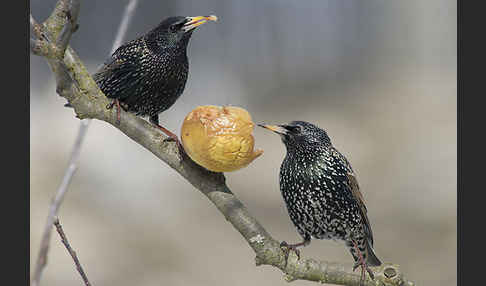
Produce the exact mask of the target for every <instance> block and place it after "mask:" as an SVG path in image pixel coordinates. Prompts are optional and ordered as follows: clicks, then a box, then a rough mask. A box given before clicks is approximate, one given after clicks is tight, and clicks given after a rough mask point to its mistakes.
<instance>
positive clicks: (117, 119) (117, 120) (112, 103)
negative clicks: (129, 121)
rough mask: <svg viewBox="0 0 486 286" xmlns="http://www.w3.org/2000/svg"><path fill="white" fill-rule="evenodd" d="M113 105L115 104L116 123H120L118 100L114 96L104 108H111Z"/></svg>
mask: <svg viewBox="0 0 486 286" xmlns="http://www.w3.org/2000/svg"><path fill="white" fill-rule="evenodd" d="M113 105H116V125H120V112H121V107H120V101H119V100H118V99H116V98H115V99H113V100H112V101H111V102H110V103H108V105H107V106H106V109H112V108H113Z"/></svg>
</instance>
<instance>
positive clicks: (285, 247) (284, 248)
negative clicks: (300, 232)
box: [280, 241, 302, 267]
mask: <svg viewBox="0 0 486 286" xmlns="http://www.w3.org/2000/svg"><path fill="white" fill-rule="evenodd" d="M301 245H302V243H296V244H288V243H287V242H286V241H282V242H281V243H280V248H281V249H282V251H283V252H284V254H285V267H287V263H288V260H289V253H290V251H291V250H292V251H294V252H295V254H296V255H297V260H300V250H299V249H297V247H299V246H301Z"/></svg>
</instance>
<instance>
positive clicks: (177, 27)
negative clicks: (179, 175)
mask: <svg viewBox="0 0 486 286" xmlns="http://www.w3.org/2000/svg"><path fill="white" fill-rule="evenodd" d="M216 20H217V17H216V16H213V15H212V16H197V17H180V16H178V17H169V18H167V19H165V20H163V21H162V22H161V23H160V24H159V25H158V26H157V27H155V28H154V29H152V30H151V31H149V32H147V33H146V34H144V35H142V36H141V37H139V38H137V39H135V40H132V41H130V42H128V43H126V44H124V45H122V46H120V47H119V48H118V49H117V50H116V51H115V52H114V53H113V54H112V55H111V57H110V58H108V60H107V61H106V62H105V63H104V65H103V66H102V67H101V68H100V69H99V70H98V71H97V72H96V73H95V74H94V75H93V78H94V80H95V81H96V83H97V84H98V86H99V87H100V89H101V90H102V91H103V93H104V94H105V95H106V96H107V97H108V98H111V99H113V100H112V103H111V104H109V105H108V106H107V108H111V107H113V105H116V107H117V123H118V124H119V123H120V107H122V108H123V109H124V110H126V111H128V112H131V113H134V114H136V115H139V116H148V117H149V121H150V122H151V123H153V124H155V125H156V126H157V127H158V128H160V129H161V130H162V131H163V132H164V133H166V134H167V135H168V136H169V137H171V138H173V139H174V140H175V141H176V142H178V143H179V141H178V139H177V136H176V135H175V134H173V133H172V132H170V131H169V130H167V129H165V128H164V127H162V126H160V125H159V113H161V112H163V111H165V110H167V109H168V108H169V107H171V106H172V105H173V104H174V103H175V101H176V100H177V99H178V98H179V96H180V95H181V94H182V92H183V91H184V87H185V84H186V81H187V75H188V71H189V63H188V60H187V53H186V50H187V45H188V43H189V39H190V38H191V35H192V32H193V31H194V30H195V28H196V27H198V26H199V25H202V24H204V23H206V22H207V21H216Z"/></svg>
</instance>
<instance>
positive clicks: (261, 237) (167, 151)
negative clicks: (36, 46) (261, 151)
mask: <svg viewBox="0 0 486 286" xmlns="http://www.w3.org/2000/svg"><path fill="white" fill-rule="evenodd" d="M56 21H58V19H55V18H54V19H52V22H51V25H50V26H49V27H51V26H52V27H54V28H52V29H53V30H49V29H48V30H47V31H46V32H47V33H49V34H56V33H59V31H60V30H61V27H56V26H55V24H53V23H55V22H56ZM56 29H57V30H56ZM47 62H48V63H49V66H50V67H51V69H52V71H53V73H54V75H55V76H56V78H62V77H63V75H62V69H60V68H59V67H58V66H57V65H58V62H57V61H56V60H55V59H49V58H47ZM62 64H63V65H65V66H66V69H68V70H70V71H71V72H72V74H73V76H72V78H73V79H75V81H76V84H77V85H78V86H79V89H75V88H70V89H69V88H62V89H59V95H60V96H63V97H65V98H66V99H68V100H69V102H70V103H71V105H72V106H73V108H74V111H75V112H76V115H77V117H78V118H80V119H88V118H90V119H98V120H101V121H105V122H107V123H109V124H111V125H113V126H114V127H115V128H118V129H119V130H120V131H121V132H123V133H124V134H126V135H127V136H128V137H130V138H131V139H132V140H134V141H135V142H137V143H138V144H140V145H141V146H143V147H144V148H146V149H147V150H149V151H150V152H152V153H153V154H154V155H155V156H157V157H158V158H160V159H161V160H162V161H163V162H165V163H166V164H168V165H169V166H170V167H171V168H172V169H174V170H175V171H176V172H177V173H179V174H180V175H181V176H183V177H184V178H185V179H186V180H187V181H188V182H189V183H190V184H192V185H193V186H194V187H195V188H196V189H198V190H199V191H200V192H201V193H203V194H204V195H205V196H206V197H207V198H208V199H209V200H210V201H211V202H212V203H213V204H214V205H215V206H216V207H217V208H218V210H219V211H220V212H221V213H222V214H223V215H224V217H225V218H226V220H227V221H229V222H230V223H231V224H232V226H233V227H234V228H235V229H236V230H237V231H238V232H239V233H240V234H241V235H242V236H243V237H244V239H245V240H246V241H247V243H248V244H249V245H250V247H251V248H252V249H253V251H254V252H255V254H256V258H255V260H256V264H257V265H272V266H274V267H276V268H278V269H280V270H282V272H284V273H285V279H286V280H287V281H293V280H297V279H302V280H309V281H317V282H321V283H329V284H338V285H358V284H359V282H360V276H359V275H356V274H354V273H353V271H352V270H351V265H349V266H346V265H343V264H340V263H333V262H327V261H318V260H315V259H304V258H302V259H299V260H298V259H297V256H296V255H295V254H294V253H293V252H291V253H290V256H289V259H288V263H285V254H284V252H283V251H282V249H281V248H280V243H279V241H277V240H275V239H274V238H272V237H271V236H270V234H269V233H268V232H267V231H266V230H265V229H264V228H263V226H262V225H261V224H260V223H259V222H258V221H257V220H256V219H255V218H254V217H253V216H252V215H251V214H250V213H249V212H248V210H247V209H246V207H245V206H244V205H243V204H242V203H241V201H239V200H238V199H237V198H236V196H235V195H234V194H233V193H232V192H231V190H230V189H229V188H228V187H227V185H226V183H225V177H224V174H222V173H213V172H210V171H208V170H206V169H204V168H203V167H201V166H199V165H197V164H196V163H195V162H193V161H192V160H191V159H190V158H189V157H187V156H186V155H185V154H179V152H178V148H177V146H176V143H175V142H171V141H166V140H165V139H166V138H167V137H166V136H165V135H163V134H162V133H161V132H159V130H158V128H156V127H154V126H153V125H152V124H150V123H149V122H147V121H146V120H143V119H141V118H139V117H137V116H135V115H133V114H130V113H127V112H122V113H121V117H122V118H121V124H119V125H118V124H116V123H115V122H116V120H117V118H116V115H115V113H116V112H115V111H107V110H106V108H105V107H106V105H107V104H108V103H109V99H108V98H106V97H105V96H103V93H102V92H101V91H100V89H99V88H98V86H97V85H96V83H95V82H94V80H93V78H92V77H91V76H90V74H89V73H88V71H87V70H86V68H85V66H84V65H83V63H82V61H81V60H80V59H79V57H78V56H77V54H76V53H75V52H74V50H73V49H71V48H70V47H68V48H67V49H66V56H65V57H64V61H63V63H62ZM81 90H82V92H81ZM373 271H374V273H375V281H370V280H366V281H365V285H366V286H372V285H383V286H402V285H406V286H412V285H415V284H414V283H413V282H411V281H409V280H406V279H405V278H404V275H403V273H402V272H401V271H400V267H399V266H398V265H396V264H391V263H384V264H383V265H381V266H379V267H373Z"/></svg>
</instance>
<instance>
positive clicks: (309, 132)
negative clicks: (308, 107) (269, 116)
mask: <svg viewBox="0 0 486 286" xmlns="http://www.w3.org/2000/svg"><path fill="white" fill-rule="evenodd" d="M258 126H260V127H263V128H265V129H268V130H271V131H273V132H275V133H277V134H278V135H280V137H281V139H282V142H283V143H284V144H285V146H286V147H287V150H288V149H296V148H297V149H300V148H301V147H303V148H306V147H311V146H330V145H331V139H330V138H329V136H328V135H327V133H326V131H324V130H323V129H321V128H319V127H317V126H316V125H314V124H312V123H309V122H305V121H292V122H290V123H287V124H281V125H265V124H258Z"/></svg>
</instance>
